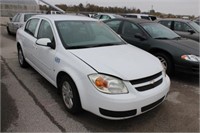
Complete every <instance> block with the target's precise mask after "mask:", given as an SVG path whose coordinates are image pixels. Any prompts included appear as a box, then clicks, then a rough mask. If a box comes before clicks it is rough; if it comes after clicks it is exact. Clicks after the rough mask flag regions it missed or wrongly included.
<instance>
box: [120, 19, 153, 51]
mask: <svg viewBox="0 0 200 133" xmlns="http://www.w3.org/2000/svg"><path fill="white" fill-rule="evenodd" d="M136 34H139V35H141V36H145V35H144V33H143V31H142V30H141V29H140V28H139V27H138V26H137V25H136V24H134V23H131V22H129V21H125V22H124V23H123V26H122V30H121V34H120V35H121V37H122V38H123V39H124V40H125V41H126V42H128V43H130V44H132V45H134V46H136V47H139V48H141V49H144V50H148V48H149V45H148V44H147V41H146V40H142V39H141V38H136V37H135V35H136Z"/></svg>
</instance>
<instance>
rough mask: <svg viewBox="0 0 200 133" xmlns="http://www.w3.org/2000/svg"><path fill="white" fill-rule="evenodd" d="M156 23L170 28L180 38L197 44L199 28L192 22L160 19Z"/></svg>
mask: <svg viewBox="0 0 200 133" xmlns="http://www.w3.org/2000/svg"><path fill="white" fill-rule="evenodd" d="M157 22H159V23H161V24H163V25H164V26H166V27H168V28H170V29H171V30H173V31H174V32H176V33H177V34H178V35H180V36H181V37H185V38H189V39H192V40H195V41H198V42H199V33H200V26H199V25H198V24H197V23H195V22H194V21H191V20H184V19H161V20H158V21H157Z"/></svg>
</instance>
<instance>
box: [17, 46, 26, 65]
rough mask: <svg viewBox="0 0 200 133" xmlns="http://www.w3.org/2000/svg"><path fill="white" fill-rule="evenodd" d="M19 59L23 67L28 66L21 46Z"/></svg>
mask: <svg viewBox="0 0 200 133" xmlns="http://www.w3.org/2000/svg"><path fill="white" fill-rule="evenodd" d="M18 61H19V64H20V66H21V67H23V68H26V67H27V66H28V63H27V62H26V60H25V58H24V54H23V51H22V48H21V47H19V48H18Z"/></svg>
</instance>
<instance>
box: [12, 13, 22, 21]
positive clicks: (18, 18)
mask: <svg viewBox="0 0 200 133" xmlns="http://www.w3.org/2000/svg"><path fill="white" fill-rule="evenodd" d="M20 18H21V14H19V15H17V16H16V18H15V19H14V20H13V22H19V21H20Z"/></svg>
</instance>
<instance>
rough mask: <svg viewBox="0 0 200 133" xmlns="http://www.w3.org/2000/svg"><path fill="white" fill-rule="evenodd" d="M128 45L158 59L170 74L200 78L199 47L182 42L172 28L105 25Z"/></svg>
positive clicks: (126, 22) (119, 22)
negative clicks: (190, 75) (198, 76)
mask: <svg viewBox="0 0 200 133" xmlns="http://www.w3.org/2000/svg"><path fill="white" fill-rule="evenodd" d="M104 22H105V23H106V24H107V25H108V26H110V27H111V28H112V29H113V30H114V31H115V32H117V33H118V34H119V35H120V36H121V37H122V38H123V39H124V40H125V41H127V42H128V43H130V44H132V45H134V46H137V47H139V48H141V49H143V50H146V51H148V52H150V53H152V54H153V55H155V56H157V57H158V58H159V59H160V61H161V62H162V63H163V65H164V66H165V68H166V71H167V73H168V74H174V71H175V70H176V71H180V72H184V73H190V74H195V75H199V43H197V42H196V41H193V40H190V39H184V38H181V37H180V36H179V35H177V34H176V33H175V32H173V31H172V30H170V29H169V28H167V27H165V26H163V25H161V24H159V23H155V22H152V21H148V20H142V19H127V18H124V19H113V20H107V21H104Z"/></svg>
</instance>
